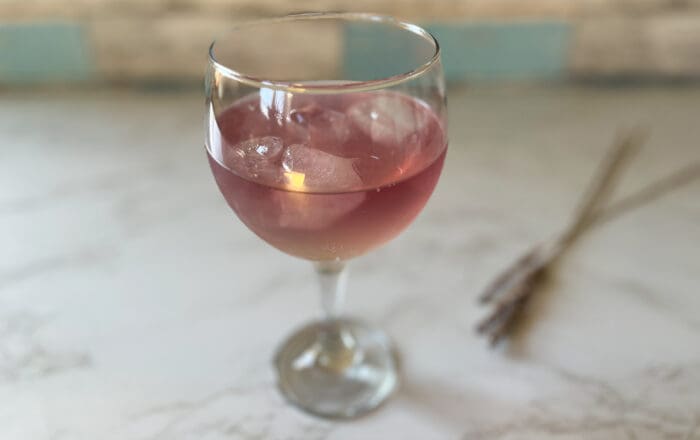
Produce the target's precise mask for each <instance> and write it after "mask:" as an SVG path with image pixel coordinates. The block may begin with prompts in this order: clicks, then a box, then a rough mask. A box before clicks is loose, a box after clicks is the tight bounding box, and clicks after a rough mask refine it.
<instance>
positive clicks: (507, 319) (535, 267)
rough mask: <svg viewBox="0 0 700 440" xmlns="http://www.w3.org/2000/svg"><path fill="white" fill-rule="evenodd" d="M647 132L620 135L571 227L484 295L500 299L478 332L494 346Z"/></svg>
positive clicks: (485, 298)
mask: <svg viewBox="0 0 700 440" xmlns="http://www.w3.org/2000/svg"><path fill="white" fill-rule="evenodd" d="M644 134H645V133H643V132H641V131H640V130H636V131H634V132H631V133H629V134H627V135H626V136H623V137H621V138H619V139H618V141H617V142H615V143H614V144H613V146H612V147H611V150H610V152H609V153H608V155H607V156H606V158H605V160H604V161H603V162H602V164H601V166H600V167H599V169H598V172H597V173H596V176H595V177H594V179H593V180H592V184H591V186H590V187H589V189H588V190H587V191H586V192H585V193H584V197H583V199H582V202H581V203H580V204H579V208H578V210H577V213H576V215H575V216H574V219H573V221H572V222H571V224H570V226H569V227H568V228H567V229H566V230H565V231H564V232H563V233H562V234H561V235H559V236H558V237H557V238H555V239H554V240H552V241H551V242H549V243H545V245H540V246H536V247H534V248H533V249H531V250H530V251H528V252H527V253H525V254H524V255H523V256H521V257H520V258H519V259H518V260H516V262H515V263H514V264H513V265H511V266H510V267H509V269H507V270H506V271H505V272H503V273H502V274H501V275H499V276H498V277H497V278H496V279H495V280H494V282H493V283H491V284H490V285H489V287H488V288H487V289H486V291H485V292H484V294H482V295H481V297H480V301H481V302H491V301H494V300H496V305H495V308H494V310H493V311H492V312H491V314H489V315H488V316H487V317H486V318H485V319H484V320H482V321H481V323H480V324H479V325H478V326H477V332H479V333H480V334H486V335H488V337H489V340H490V343H491V345H495V344H496V343H498V341H499V340H500V339H502V338H503V337H504V336H505V335H506V333H507V332H508V330H509V329H510V327H511V326H512V323H513V321H514V320H515V319H516V318H517V316H518V314H519V313H518V312H519V311H520V310H521V309H522V308H523V306H524V304H525V303H526V302H527V300H528V298H529V297H530V296H531V295H532V293H533V292H534V291H535V290H536V288H537V286H538V285H539V283H540V281H541V279H542V278H543V276H544V274H545V273H546V271H547V270H548V269H549V268H550V267H551V266H552V264H553V263H554V262H555V261H556V260H557V259H558V258H559V257H560V256H561V255H562V254H563V253H564V251H565V250H566V249H568V248H569V247H570V246H571V245H572V244H573V243H574V242H575V241H576V239H577V238H578V237H579V236H580V235H581V234H582V233H583V232H584V231H585V230H586V229H587V228H588V227H589V226H590V225H591V224H592V223H593V222H594V221H595V219H596V218H597V214H598V213H599V212H600V206H601V205H602V204H604V203H605V201H606V200H607V199H608V198H609V196H610V194H611V193H612V190H613V189H614V185H615V183H616V181H617V179H618V177H619V174H620V170H621V169H622V167H623V165H625V164H626V163H627V162H628V161H629V159H630V158H631V157H632V155H633V154H634V153H635V152H636V151H638V150H639V148H640V147H641V144H642V141H643V139H644V136H643V135H644Z"/></svg>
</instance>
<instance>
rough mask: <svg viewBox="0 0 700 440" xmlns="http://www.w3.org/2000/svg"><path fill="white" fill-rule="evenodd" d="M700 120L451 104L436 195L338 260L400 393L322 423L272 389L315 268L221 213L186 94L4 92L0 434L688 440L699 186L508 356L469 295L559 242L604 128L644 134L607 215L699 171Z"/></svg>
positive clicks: (643, 99)
mask: <svg viewBox="0 0 700 440" xmlns="http://www.w3.org/2000/svg"><path fill="white" fill-rule="evenodd" d="M698 103H700V90H698V89H684V88H672V89H642V90H638V89H623V90H604V89H576V88H553V89H539V88H504V89H475V90H469V89H467V90H463V89H455V90H452V92H451V95H450V112H451V113H450V138H451V144H450V151H449V154H448V159H447V162H446V167H445V172H444V175H443V178H442V180H441V183H440V185H439V186H438V189H437V191H436V193H435V195H434V197H433V199H432V200H431V202H430V203H429V205H428V206H427V208H426V210H425V212H424V213H423V214H422V215H421V216H420V217H419V219H418V220H417V221H416V222H415V224H414V225H413V226H412V227H411V228H410V229H409V230H408V231H406V232H405V233H404V234H403V235H402V236H401V237H399V238H398V239H397V240H395V241H394V242H392V243H390V244H389V245H387V246H385V247H384V248H382V249H380V250H378V251H376V252H374V253H372V254H370V255H367V256H365V257H363V258H361V259H358V260H357V261H355V262H354V263H353V265H352V273H351V278H350V286H349V299H348V304H347V310H348V312H349V313H352V314H356V315H360V316H363V317H365V318H366V319H369V320H373V321H375V322H378V323H380V324H381V325H382V326H384V327H385V328H386V329H387V330H388V331H389V333H390V334H391V335H392V336H393V338H394V340H395V341H396V343H397V346H398V347H399V350H400V352H401V363H402V385H401V389H400V390H399V392H398V393H397V395H396V396H395V397H394V398H393V399H392V400H391V401H390V402H389V403H388V404H387V405H386V406H384V407H383V408H381V409H380V410H379V411H377V412H376V413H375V414H372V415H370V416H369V417H365V418H362V419H360V420H357V421H353V422H344V423H335V422H329V421H325V420H319V419H315V418H311V417H308V416H306V415H304V414H301V413H299V412H298V411H296V410H295V409H293V408H291V407H289V406H288V405H286V404H285V403H284V402H283V401H282V399H281V398H280V396H279V395H278V394H277V392H276V389H275V387H274V376H273V373H272V369H271V365H270V362H269V359H270V356H271V353H272V351H273V349H274V347H275V346H276V344H277V343H278V342H279V341H281V339H282V337H283V336H284V335H285V334H287V333H288V332H289V331H290V330H291V329H292V328H294V327H295V326H297V325H299V324H301V323H303V322H304V321H306V320H308V319H311V318H312V317H314V316H317V315H318V314H319V304H318V298H317V296H316V292H315V290H314V287H315V285H314V279H313V273H312V271H311V269H310V267H309V265H308V263H305V262H303V261H300V260H297V259H293V258H291V257H287V256H285V255H282V254H281V253H279V252H277V251H275V250H273V249H271V248H270V247H268V246H266V245H265V244H263V243H262V242H261V241H260V240H259V239H257V238H256V237H255V236H253V234H252V233H250V232H248V231H247V230H246V229H245V227H243V226H242V225H241V224H240V223H239V222H238V221H237V220H236V219H235V217H234V216H233V214H232V213H231V212H230V211H229V209H228V208H227V207H226V205H225V203H224V201H223V200H222V198H221V196H220V195H219V194H218V192H217V190H216V187H215V185H214V183H213V179H212V178H211V176H210V175H209V170H208V166H207V164H206V160H205V155H204V150H203V141H202V127H201V121H202V115H201V111H202V103H201V99H200V97H199V96H197V95H181V96H180V95H157V94H138V93H117V92H109V93H108V92H105V93H103V94H98V95H96V96H94V95H92V96H88V95H86V94H52V95H39V94H7V95H4V96H2V97H1V98H0V243H1V244H2V245H1V246H0V439H2V440H83V439H87V440H94V439H107V440H156V439H168V440H184V439H187V440H189V439H198V440H199V439H207V440H218V439H260V440H277V439H280V440H282V439H306V440H350V439H393V438H400V439H407V440H410V439H420V440H426V439H454V440H467V439H468V440H482V439H483V440H505V439H508V440H519V439H532V438H537V439H544V440H547V439H553V440H563V439H567V440H568V439H612V440H617V439H677V440H691V439H700V296H699V295H698V294H697V293H698V289H700V247H698V243H700V221H699V220H700V182H694V183H692V184H689V185H687V186H686V187H684V188H682V189H680V190H678V191H676V192H673V193H671V194H669V195H668V196H666V197H664V198H662V199H660V200H658V201H656V202H654V203H653V204H651V205H649V206H644V207H642V208H640V209H638V210H635V211H633V212H631V213H629V214H628V215H625V216H624V217H621V218H619V219H615V220H613V221H611V222H608V223H606V224H604V225H602V226H600V227H598V228H597V229H596V230H595V231H593V232H592V233H591V234H590V235H589V236H587V237H586V238H585V239H584V240H583V241H582V242H581V243H580V244H579V245H577V246H576V248H575V249H574V250H573V251H572V252H571V254H570V255H568V256H567V258H566V259H565V260H564V262H563V264H562V265H561V267H560V270H558V272H557V273H556V275H555V276H554V278H553V280H552V283H551V287H550V288H548V289H547V290H545V291H543V292H541V293H540V295H539V296H538V297H536V298H535V300H534V301H533V303H532V305H531V308H530V309H529V311H528V318H527V319H526V321H525V323H524V330H526V331H523V332H521V333H519V334H518V336H517V337H515V338H514V339H513V340H512V341H510V343H509V344H506V345H504V346H502V347H499V348H498V349H497V350H493V351H490V350H488V349H487V348H486V346H485V343H484V342H483V341H481V340H479V339H478V338H477V337H476V336H475V335H474V333H473V326H474V323H475V322H476V320H477V319H478V318H479V317H481V316H482V315H483V313H484V312H485V311H484V310H482V309H481V308H480V307H478V306H477V305H476V304H475V298H476V296H477V294H478V292H479V289H481V288H482V287H483V286H484V285H485V284H486V283H487V282H488V281H489V279H490V278H491V277H493V276H494V274H495V273H496V272H498V271H499V270H500V269H501V268H503V266H504V265H505V264H507V263H508V262H510V261H511V259H512V258H513V257H514V256H516V255H517V254H518V253H519V252H520V251H522V250H523V249H525V248H527V247H528V246H529V245H531V244H532V243H534V242H536V241H537V240H541V239H544V238H547V237H549V236H550V235H551V234H553V233H554V232H556V231H557V230H558V228H560V227H561V226H562V225H563V224H564V223H565V221H566V219H567V218H568V217H567V216H568V215H569V214H570V212H571V210H572V208H573V207H574V204H575V200H576V197H577V196H578V194H579V192H580V190H581V188H582V187H583V186H584V185H585V183H586V182H587V180H588V178H589V176H590V174H591V172H592V170H593V169H594V167H595V164H596V162H597V160H598V159H599V158H600V157H601V154H602V153H603V152H604V151H605V148H606V147H607V145H608V143H609V142H610V140H611V138H612V137H613V135H614V132H615V130H616V128H617V127H620V126H629V125H633V124H640V123H641V124H647V125H648V126H650V128H651V132H652V136H651V139H650V141H649V143H648V145H647V146H646V147H645V149H644V151H643V153H642V154H641V155H640V156H639V157H638V158H637V159H636V161H635V163H634V164H633V165H632V167H631V169H630V172H629V174H628V175H626V177H625V179H624V181H623V182H622V186H621V188H620V193H621V195H624V194H629V193H631V192H633V191H635V189H637V188H639V187H640V186H641V185H643V184H644V183H645V182H648V181H649V180H651V179H654V178H658V177H661V176H663V175H666V174H667V173H669V172H672V171H674V170H676V169H678V168H679V167H682V166H684V165H687V164H688V163H691V162H693V161H700V145H698V139H700V127H698V125H697V109H698ZM252 335H255V337H252Z"/></svg>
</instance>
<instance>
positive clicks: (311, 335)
mask: <svg viewBox="0 0 700 440" xmlns="http://www.w3.org/2000/svg"><path fill="white" fill-rule="evenodd" d="M274 363H275V367H276V368H277V375H278V381H279V382H278V384H279V388H280V390H281V391H282V394H283V395H284V397H285V398H286V399H287V400H288V401H289V402H291V403H292V404H294V405H296V406H298V407H299V408H301V409H303V410H305V411H308V412H310V413H312V414H315V415H319V416H323V417H333V418H349V417H355V416H359V415H362V414H364V413H366V412H368V411H370V410H372V409H374V408H376V407H377V406H379V405H380V404H381V403H382V402H383V401H384V400H386V398H387V397H388V396H389V395H390V394H391V392H392V391H393V390H394V389H395V388H396V384H397V372H396V362H395V359H394V354H393V352H392V347H391V343H390V342H389V338H388V337H387V336H386V335H385V334H384V332H383V331H381V330H379V329H377V328H374V327H371V326H368V325H367V324H364V323H361V322H358V321H353V320H347V319H334V320H327V321H318V322H314V323H311V324H309V325H307V326H305V327H303V328H301V329H299V330H298V331H296V332H295V333H294V334H293V335H292V336H291V337H289V339H287V340H286V341H285V342H284V343H283V344H282V346H281V347H280V348H279V350H278V351H277V354H276V356H275V360H274Z"/></svg>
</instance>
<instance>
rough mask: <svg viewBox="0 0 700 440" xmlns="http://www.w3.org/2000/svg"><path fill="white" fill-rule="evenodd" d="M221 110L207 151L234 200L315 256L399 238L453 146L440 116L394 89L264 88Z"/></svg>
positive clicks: (243, 213) (250, 219) (283, 246)
mask: <svg viewBox="0 0 700 440" xmlns="http://www.w3.org/2000/svg"><path fill="white" fill-rule="evenodd" d="M290 101H291V102H290ZM210 113H211V115H213V113H214V112H213V111H212V112H210ZM217 113H218V116H217V117H216V119H214V117H213V116H211V115H210V118H211V119H210V135H209V143H208V145H207V147H208V148H207V152H208V155H209V163H210V165H211V169H212V171H213V173H214V177H215V179H216V182H217V184H218V186H219V189H220V190H221V192H222V194H223V195H224V197H225V198H226V201H227V202H228V204H229V205H230V206H231V208H232V209H233V210H234V211H235V212H236V214H237V215H238V217H239V218H240V219H241V220H242V221H243V222H244V223H245V224H246V225H247V226H248V228H250V229H251V230H252V231H253V232H255V233H256V234H257V235H258V236H260V237H261V238H262V239H263V240H265V241H267V242H268V243H270V244H271V245H273V246H275V247H276V248H278V249H280V250H282V251H284V252H287V253H289V254H292V255H296V256H299V257H302V258H306V259H309V260H330V259H336V258H339V259H347V258H351V257H354V256H358V255H361V254H364V253H365V252H367V251H368V250H370V249H371V248H374V247H376V246H379V245H381V244H382V243H385V242H386V241H388V240H390V239H392V238H393V237H395V236H396V235H397V234H399V232H401V231H402V230H403V229H404V228H406V227H407V226H408V225H409V224H410V223H411V221H412V220H413V219H414V218H415V217H416V215H418V213H419V212H420V211H421V209H422V208H423V206H424V205H425V203H426V202H427V201H428V198H429V197H430V195H431V193H432V192H433V189H434V188H435V185H436V183H437V181H438V177H439V175H440V172H441V170H442V165H443V161H444V158H445V153H446V147H447V144H446V136H445V133H444V125H443V123H442V122H441V121H440V120H439V118H438V117H437V116H436V114H435V113H434V112H433V111H432V110H431V109H430V108H429V107H428V106H427V105H425V104H424V103H422V102H421V101H418V100H415V99H413V98H410V97H408V96H406V95H402V94H399V93H394V92H381V93H365V94H353V95H316V96H313V95H309V96H306V95H305V96H294V97H293V100H291V99H289V98H287V97H285V96H284V95H283V94H281V93H280V92H275V93H267V94H263V93H262V92H261V93H260V95H258V94H255V95H254V96H248V97H246V98H243V99H241V100H239V101H237V102H236V103H234V105H232V106H231V107H229V108H227V109H225V110H223V111H220V112H217Z"/></svg>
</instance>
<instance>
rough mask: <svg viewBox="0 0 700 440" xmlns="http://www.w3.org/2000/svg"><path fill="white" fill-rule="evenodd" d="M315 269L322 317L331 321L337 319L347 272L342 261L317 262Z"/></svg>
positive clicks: (343, 297)
mask: <svg viewBox="0 0 700 440" xmlns="http://www.w3.org/2000/svg"><path fill="white" fill-rule="evenodd" d="M315 267H316V273H317V274H318V281H319V284H320V286H321V305H322V306H323V313H324V317H325V319H326V320H328V321H332V320H334V319H336V318H337V317H338V315H339V314H340V311H341V308H342V306H343V301H344V299H345V287H346V284H347V279H348V271H347V270H346V268H345V267H346V266H345V262H344V261H319V262H317V263H315Z"/></svg>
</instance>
